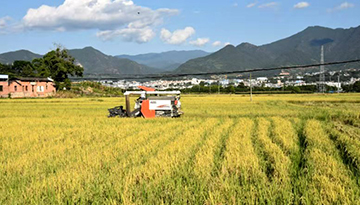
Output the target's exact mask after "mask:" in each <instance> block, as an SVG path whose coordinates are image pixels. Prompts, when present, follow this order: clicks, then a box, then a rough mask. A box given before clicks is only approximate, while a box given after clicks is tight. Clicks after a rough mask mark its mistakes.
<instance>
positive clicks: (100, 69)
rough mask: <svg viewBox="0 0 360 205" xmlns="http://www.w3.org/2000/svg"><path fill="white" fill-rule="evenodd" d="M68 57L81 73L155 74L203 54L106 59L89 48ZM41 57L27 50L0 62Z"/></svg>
mask: <svg viewBox="0 0 360 205" xmlns="http://www.w3.org/2000/svg"><path fill="white" fill-rule="evenodd" d="M69 54H70V55H71V56H73V57H74V58H75V59H76V62H77V63H78V64H79V65H81V66H83V67H84V74H85V75H90V74H118V75H119V74H128V75H134V74H135V75H138V74H155V73H161V72H165V71H172V70H175V69H176V68H177V67H179V66H180V65H181V64H182V63H185V62H186V61H187V60H190V59H193V58H197V57H202V56H205V55H207V54H209V53H207V52H205V51H200V50H195V51H169V52H164V53H149V54H142V55H135V56H130V55H122V56H116V57H114V56H110V55H106V54H104V53H102V52H100V51H99V50H96V49H95V48H92V47H85V48H83V49H70V50H69ZM41 57H42V55H40V54H35V53H32V52H31V51H27V50H19V51H14V52H8V53H3V54H0V63H4V64H11V63H13V62H14V61H16V60H23V61H32V60H33V59H35V58H41Z"/></svg>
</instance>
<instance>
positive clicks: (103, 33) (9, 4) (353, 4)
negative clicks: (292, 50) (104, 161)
mask: <svg viewBox="0 0 360 205" xmlns="http://www.w3.org/2000/svg"><path fill="white" fill-rule="evenodd" d="M314 25H320V26H326V27H330V28H349V27H357V26H359V25H360V4H359V5H358V1H355V0H349V1H344V0H328V1H319V0H307V1H302V0H278V1H277V0H221V1H219V0H217V1H215V0H193V1H189V0H133V1H130V0H81V1H80V0H66V1H65V0H31V1H29V0H18V1H14V0H1V1H0V42H1V44H0V53H3V52H7V51H13V50H18V49H28V50H31V51H33V52H36V53H41V54H43V53H46V52H47V51H49V50H50V49H52V48H54V46H53V44H54V43H58V44H62V45H63V46H65V47H66V48H69V49H73V48H83V47H86V46H93V47H95V48H97V49H99V50H101V51H102V52H104V53H106V54H109V55H117V54H141V53H148V52H163V51H168V50H194V49H201V50H205V51H210V52H213V51H216V50H218V49H220V48H222V47H223V46H224V45H226V44H227V43H230V44H233V45H238V44H240V43H242V42H250V43H252V44H255V45H262V44H267V43H270V42H273V41H276V40H279V39H282V38H285V37H288V36H290V35H293V34H295V33H297V32H300V31H301V30H303V29H305V28H306V27H308V26H314Z"/></svg>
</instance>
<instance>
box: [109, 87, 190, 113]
mask: <svg viewBox="0 0 360 205" xmlns="http://www.w3.org/2000/svg"><path fill="white" fill-rule="evenodd" d="M139 88H140V89H141V90H142V91H127V92H125V93H124V95H125V102H126V110H125V109H124V108H123V106H118V107H114V108H111V109H109V116H108V117H116V116H119V117H144V118H155V117H180V116H181V115H182V114H183V112H181V102H180V91H155V89H153V88H148V87H144V86H139ZM131 95H140V97H139V98H138V99H137V100H135V109H134V110H133V111H131V110H130V96H131Z"/></svg>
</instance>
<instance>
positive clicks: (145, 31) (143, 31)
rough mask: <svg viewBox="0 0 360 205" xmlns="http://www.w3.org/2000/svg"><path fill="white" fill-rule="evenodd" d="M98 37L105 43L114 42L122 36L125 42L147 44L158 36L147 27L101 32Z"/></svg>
mask: <svg viewBox="0 0 360 205" xmlns="http://www.w3.org/2000/svg"><path fill="white" fill-rule="evenodd" d="M96 36H97V37H99V38H101V39H103V40H105V41H107V40H112V39H114V38H116V37H118V36H120V37H122V39H123V40H124V41H129V42H131V41H134V42H137V43H146V42H149V41H150V40H152V39H153V38H154V37H155V36H156V34H155V32H154V31H153V30H152V29H151V28H150V27H145V28H131V27H128V28H124V29H118V30H106V31H99V32H98V33H97V34H96Z"/></svg>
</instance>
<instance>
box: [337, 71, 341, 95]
mask: <svg viewBox="0 0 360 205" xmlns="http://www.w3.org/2000/svg"><path fill="white" fill-rule="evenodd" d="M340 87H341V84H340V73H339V75H338V89H337V93H338V94H339V93H340Z"/></svg>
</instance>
